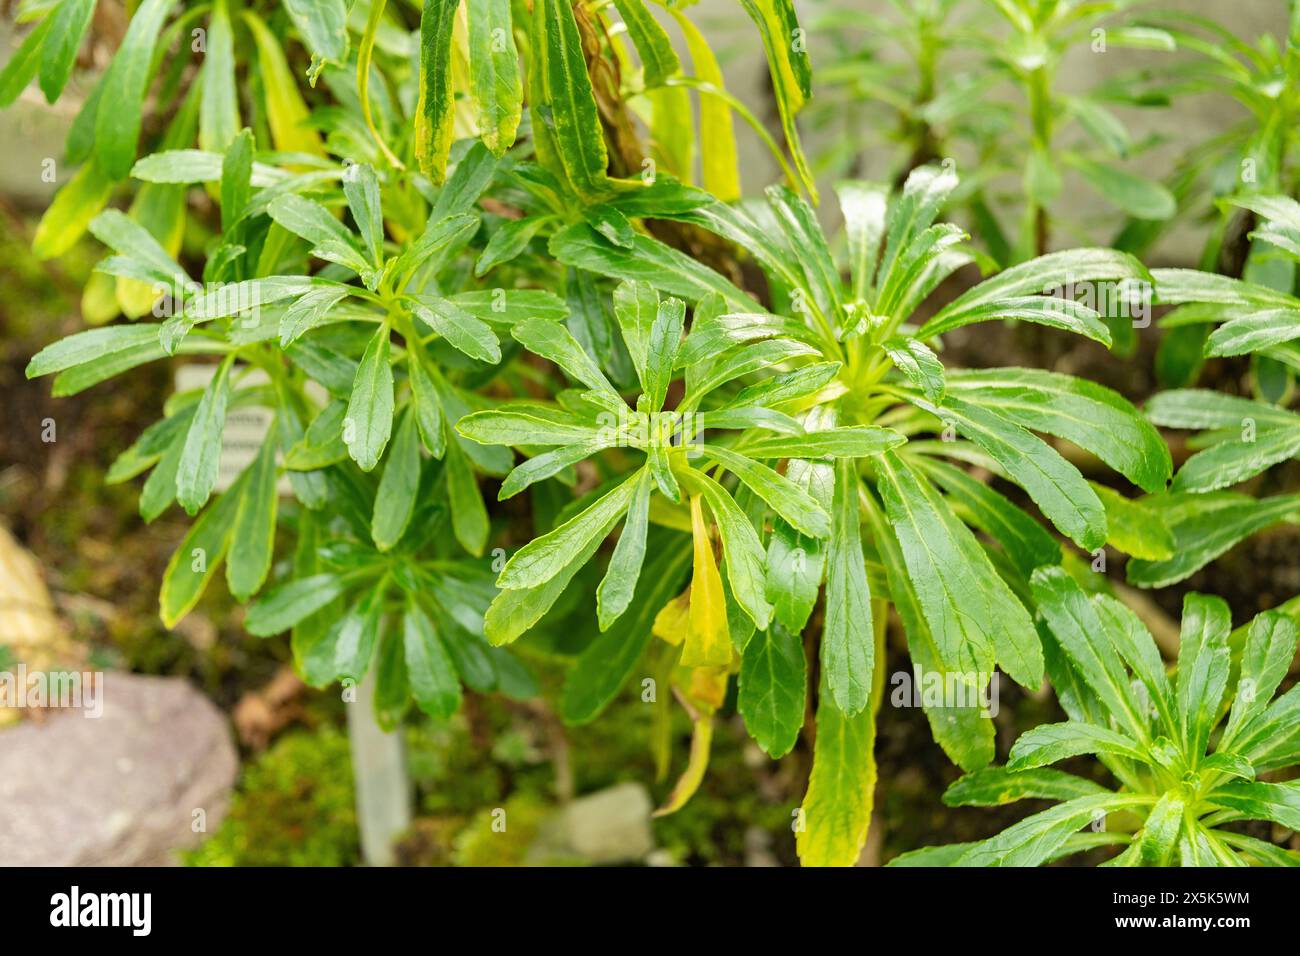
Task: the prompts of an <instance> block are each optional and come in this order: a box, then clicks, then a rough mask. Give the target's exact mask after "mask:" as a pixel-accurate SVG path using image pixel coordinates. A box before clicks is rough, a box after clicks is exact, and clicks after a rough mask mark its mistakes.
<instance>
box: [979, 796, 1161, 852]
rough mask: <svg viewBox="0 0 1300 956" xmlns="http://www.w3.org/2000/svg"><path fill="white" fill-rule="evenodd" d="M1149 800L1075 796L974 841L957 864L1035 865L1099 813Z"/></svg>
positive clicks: (1126, 797)
mask: <svg viewBox="0 0 1300 956" xmlns="http://www.w3.org/2000/svg"><path fill="white" fill-rule="evenodd" d="M1150 800H1151V798H1150V797H1146V796H1134V795H1131V794H1116V793H1104V794H1094V795H1091V796H1085V797H1077V798H1075V799H1074V800H1069V801H1067V802H1065V803H1062V804H1060V805H1058V806H1055V807H1052V808H1051V809H1050V810H1044V811H1043V812H1042V813H1035V814H1034V815H1033V816H1031V817H1027V818H1026V819H1024V820H1022V821H1021V822H1020V823H1017V824H1015V825H1014V826H1011V827H1008V828H1007V829H1005V830H1003V831H1002V832H1001V833H999V834H998V835H997V836H995V837H990V838H989V839H987V840H984V841H982V842H980V843H977V844H975V845H974V846H973V847H971V848H970V849H969V850H967V851H966V852H965V853H964V854H962V855H961V856H960V857H959V858H958V859H957V860H956V862H955V864H954V865H956V866H1038V865H1039V864H1041V863H1045V862H1046V861H1048V860H1049V859H1051V858H1052V857H1053V856H1055V855H1056V852H1057V850H1059V849H1060V848H1061V846H1062V845H1063V844H1064V843H1065V842H1066V841H1067V840H1068V839H1069V838H1070V837H1071V836H1072V835H1073V834H1074V833H1075V832H1076V831H1078V830H1080V829H1082V828H1083V827H1084V826H1086V825H1087V824H1089V823H1091V822H1092V821H1093V820H1094V819H1095V818H1096V816H1097V815H1098V814H1105V813H1107V812H1109V811H1118V810H1127V809H1130V808H1132V807H1135V806H1141V805H1142V804H1143V803H1147V802H1149V801H1150Z"/></svg>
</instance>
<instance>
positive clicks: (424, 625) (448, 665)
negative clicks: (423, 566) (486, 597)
mask: <svg viewBox="0 0 1300 956" xmlns="http://www.w3.org/2000/svg"><path fill="white" fill-rule="evenodd" d="M402 647H403V649H404V651H405V652H406V671H407V679H408V680H409V682H410V686H411V696H412V697H414V698H415V702H416V704H417V705H418V706H419V708H420V710H422V711H424V712H425V713H426V714H428V715H429V716H430V717H433V718H434V719H435V720H446V719H447V718H449V717H450V716H451V715H452V714H454V713H456V711H457V709H459V707H460V677H459V675H458V674H457V672H456V665H455V664H454V663H453V662H452V659H451V656H450V655H449V654H448V653H447V649H446V648H445V647H444V646H443V644H442V640H441V639H440V638H439V637H438V634H437V632H436V631H435V630H434V628H433V622H432V621H430V620H429V616H428V615H427V614H425V613H424V609H423V608H421V607H420V605H419V603H418V602H417V601H416V600H415V598H414V597H413V596H412V597H411V598H410V600H409V601H408V603H407V605H406V611H405V613H403V615H402Z"/></svg>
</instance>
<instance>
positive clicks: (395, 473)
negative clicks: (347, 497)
mask: <svg viewBox="0 0 1300 956" xmlns="http://www.w3.org/2000/svg"><path fill="white" fill-rule="evenodd" d="M415 417H416V416H415V414H414V413H412V412H407V413H406V414H404V415H403V416H402V419H401V421H400V422H399V423H398V425H397V435H396V437H395V438H394V439H393V449H392V451H391V452H390V453H389V455H388V461H387V463H386V464H385V465H384V474H383V476H382V477H381V478H380V479H379V489H378V490H377V491H376V492H375V511H374V515H373V517H372V519H371V523H370V534H371V538H372V539H373V540H374V542H375V547H376V548H378V549H379V550H380V551H390V550H392V548H393V547H394V546H395V545H396V544H397V542H398V541H400V540H402V535H403V534H405V533H406V526H407V525H408V524H409V523H410V521H411V515H412V514H414V513H415V504H416V492H417V491H418V490H419V487H420V439H419V437H418V435H417V429H416V424H415Z"/></svg>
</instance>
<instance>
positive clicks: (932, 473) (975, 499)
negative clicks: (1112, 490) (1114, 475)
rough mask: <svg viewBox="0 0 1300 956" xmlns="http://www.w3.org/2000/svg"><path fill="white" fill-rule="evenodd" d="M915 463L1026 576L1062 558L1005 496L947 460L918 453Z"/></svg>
mask: <svg viewBox="0 0 1300 956" xmlns="http://www.w3.org/2000/svg"><path fill="white" fill-rule="evenodd" d="M912 464H914V465H918V466H920V467H921V468H922V469H924V471H925V472H926V474H927V475H928V476H929V477H930V478H932V479H933V480H934V481H936V482H937V483H938V484H939V485H940V486H941V487H942V488H943V489H944V491H946V492H947V493H948V495H949V497H950V500H951V502H952V503H954V504H956V505H958V506H959V508H958V513H959V514H960V515H961V516H962V517H963V519H964V520H965V521H967V522H968V523H969V524H971V525H973V526H974V527H976V528H979V529H980V530H981V531H983V532H985V533H986V534H989V535H991V536H992V537H993V538H994V539H995V540H996V541H997V542H998V543H999V544H1000V545H1002V550H1003V551H1005V552H1006V553H1007V556H1008V557H1009V558H1011V560H1012V561H1013V562H1014V563H1015V565H1016V567H1017V568H1019V569H1020V571H1021V572H1022V573H1023V574H1025V575H1026V576H1028V575H1029V574H1031V573H1032V572H1033V570H1034V568H1036V567H1038V566H1039V565H1040V564H1057V563H1059V562H1060V560H1061V546H1060V545H1059V544H1057V543H1056V540H1055V539H1054V538H1053V537H1052V536H1051V535H1050V534H1048V533H1047V531H1046V530H1045V529H1044V528H1043V526H1042V525H1041V524H1039V523H1038V522H1037V521H1035V520H1034V519H1033V518H1031V517H1029V515H1027V514H1025V512H1023V511H1022V510H1020V509H1019V508H1017V507H1016V506H1015V505H1014V504H1012V503H1011V502H1010V501H1009V500H1008V499H1007V498H1006V496H1004V495H1002V494H1001V493H999V492H997V491H994V490H993V489H992V488H990V487H989V486H988V485H986V484H984V482H982V481H980V480H979V479H977V478H974V477H972V476H971V475H970V474H968V473H967V472H965V471H963V470H961V469H960V468H957V467H954V466H953V465H950V464H948V463H947V462H943V461H939V460H937V459H934V458H930V457H928V456H918V457H916V458H915V459H914V460H912ZM1108 490H1109V489H1108ZM1098 494H1101V492H1100V491H1098ZM1104 500H1105V499H1104V497H1103V501H1104ZM1108 514H1109V512H1108Z"/></svg>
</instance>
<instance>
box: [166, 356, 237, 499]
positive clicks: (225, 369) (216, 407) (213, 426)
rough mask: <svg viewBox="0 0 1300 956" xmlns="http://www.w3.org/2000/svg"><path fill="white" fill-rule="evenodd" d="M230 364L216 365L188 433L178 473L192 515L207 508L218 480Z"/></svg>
mask: <svg viewBox="0 0 1300 956" xmlns="http://www.w3.org/2000/svg"><path fill="white" fill-rule="evenodd" d="M230 365H231V363H230V361H228V360H227V361H224V362H222V363H221V364H219V365H218V366H217V367H216V369H215V371H214V374H213V376H212V379H211V380H210V381H209V382H208V385H207V388H205V389H204V390H203V397H202V398H201V399H199V404H198V409H197V411H195V413H194V418H193V419H192V420H191V421H190V428H189V431H188V432H186V434H185V447H184V451H182V452H181V459H180V468H179V470H178V471H177V473H176V500H177V501H179V502H180V503H181V507H182V508H184V509H185V510H186V511H187V512H188V513H189V514H191V515H194V514H197V513H198V510H199V509H200V508H202V507H203V505H204V504H205V503H206V502H207V500H208V496H209V495H211V494H212V488H213V486H214V485H215V484H216V483H217V471H218V467H219V465H220V463H221V443H222V442H221V438H222V432H223V431H224V429H225V427H226V406H227V404H228V402H229V400H230Z"/></svg>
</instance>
